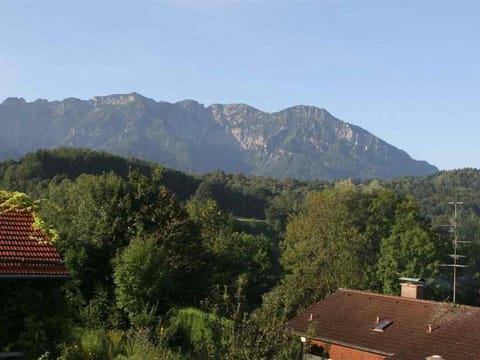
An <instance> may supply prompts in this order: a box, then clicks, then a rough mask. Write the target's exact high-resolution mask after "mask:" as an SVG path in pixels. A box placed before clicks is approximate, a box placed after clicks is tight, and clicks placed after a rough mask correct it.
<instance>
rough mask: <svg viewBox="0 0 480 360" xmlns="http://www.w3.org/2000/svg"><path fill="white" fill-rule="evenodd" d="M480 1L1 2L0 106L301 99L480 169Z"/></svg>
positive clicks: (397, 141) (416, 151)
mask: <svg viewBox="0 0 480 360" xmlns="http://www.w3.org/2000/svg"><path fill="white" fill-rule="evenodd" d="M479 19H480V1H470V2H466V1H463V2H462V1H453V0H452V1H441V0H436V1H427V0H423V1H422V0H412V1H407V0H405V1H393V0H378V1H362V0H351V1H333V0H331V1H324V0H311V1H301V0H296V1H294V0H263V1H262V0H242V1H240V0H168V1H167V0H165V1H160V0H159V1H153V0H151V1H143V2H142V1H133V0H132V1H123V0H117V1H114V0H103V1H93V0H84V1H74V0H62V1H60V0H58V1H47V0H35V1H23V0H0V84H1V86H0V101H3V99H4V98H7V97H9V96H17V97H23V98H25V99H26V100H28V101H32V100H35V99H37V98H44V99H49V100H61V99H63V98H66V97H72V96H73V97H78V98H82V99H89V98H91V97H93V96H95V95H107V94H112V93H128V92H133V91H136V92H139V93H141V94H143V95H145V96H147V97H151V98H154V99H155V100H164V101H170V102H176V101H179V100H183V99H195V100H197V101H199V102H201V103H204V104H205V105H209V104H211V103H248V104H250V105H253V106H255V107H257V108H259V109H261V110H264V111H278V110H281V109H283V108H286V107H289V106H292V105H297V104H306V105H314V106H318V107H322V108H325V109H327V110H328V111H330V112H331V113H332V114H333V115H334V116H336V117H338V118H340V119H342V120H344V121H347V122H349V123H352V124H355V125H359V126H361V127H363V128H365V129H366V130H368V131H370V132H372V133H373V134H375V135H377V136H379V137H380V138H382V139H384V140H385V141H387V142H389V143H391V144H392V145H395V146H397V147H399V148H401V149H404V150H406V151H407V152H408V153H409V154H410V155H411V156H412V157H414V158H416V159H421V160H427V161H429V162H430V163H432V164H434V165H436V166H438V167H439V168H441V169H452V168H461V167H477V168H480V144H479V143H480V141H479V135H480V122H479V121H478V115H479V113H480V111H479V110H480V99H479V95H480V92H479V88H480V20H479Z"/></svg>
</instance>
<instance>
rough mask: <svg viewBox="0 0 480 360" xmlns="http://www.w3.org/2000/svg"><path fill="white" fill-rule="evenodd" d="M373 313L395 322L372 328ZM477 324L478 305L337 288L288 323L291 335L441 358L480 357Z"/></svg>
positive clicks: (414, 359) (410, 358)
mask: <svg viewBox="0 0 480 360" xmlns="http://www.w3.org/2000/svg"><path fill="white" fill-rule="evenodd" d="M310 316H312V319H311V320H310ZM377 316H378V317H379V318H380V319H388V320H391V321H393V323H392V324H391V325H390V326H388V327H387V328H386V329H385V330H384V331H383V332H378V331H373V330H372V329H373V328H374V327H375V326H376V320H377ZM479 324H480V307H473V306H465V305H454V304H451V303H443V302H435V301H426V300H417V299H409V298H402V297H399V296H388V295H380V294H375V293H370V292H364V291H356V290H346V289H339V290H337V291H336V292H335V293H334V294H332V295H330V296H328V297H327V298H325V299H324V300H322V301H320V302H319V303H317V304H315V305H312V306H311V307H310V308H308V309H307V310H306V311H305V312H304V313H302V314H300V315H298V316H297V317H295V318H294V319H292V320H290V321H289V323H288V328H289V331H290V332H291V333H293V334H297V335H303V336H307V337H310V338H313V339H318V340H322V341H326V342H329V343H336V344H340V345H344V346H348V347H352V348H357V349H361V350H366V351H367V350H369V351H371V352H376V353H379V354H391V356H392V358H395V359H397V358H398V359H403V360H418V359H425V358H426V357H427V356H431V355H441V356H442V357H443V359H445V360H475V359H480V326H479ZM429 325H431V329H432V330H431V332H429Z"/></svg>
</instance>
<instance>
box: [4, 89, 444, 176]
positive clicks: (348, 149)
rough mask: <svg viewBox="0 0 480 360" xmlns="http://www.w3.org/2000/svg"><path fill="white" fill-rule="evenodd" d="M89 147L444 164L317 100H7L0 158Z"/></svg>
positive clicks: (309, 161)
mask: <svg viewBox="0 0 480 360" xmlns="http://www.w3.org/2000/svg"><path fill="white" fill-rule="evenodd" d="M58 146H75V147H87V148H91V149H95V150H106V151H110V152H113V153H116V154H119V155H124V156H134V157H139V158H144V159H146V160H151V161H155V162H159V163H162V164H165V165H166V166H171V167H175V168H178V169H181V170H185V171H189V172H195V173H204V172H209V171H214V170H224V171H226V172H243V173H247V174H256V175H262V176H270V177H275V178H285V177H291V178H300V179H313V178H322V179H336V178H347V177H351V178H390V177H396V176H401V175H425V174H430V173H434V172H436V171H437V169H436V168H435V167H434V166H432V165H430V164H428V163H426V162H422V161H416V160H413V159H412V158H410V156H408V154H407V153H405V152H404V151H402V150H399V149H397V148H395V147H393V146H391V145H389V144H387V143H385V142H384V141H382V140H380V139H379V138H377V137H375V136H374V135H372V134H370V133H369V132H367V131H365V130H363V129H361V128H359V127H357V126H354V125H350V124H348V123H345V122H343V121H340V120H338V119H336V118H334V117H333V116H332V115H330V114H329V113H328V112H327V111H326V110H324V109H320V108H316V107H311V106H294V107H291V108H288V109H285V110H282V111H279V112H276V113H266V112H262V111H259V110H257V109H255V108H253V107H251V106H248V105H244V104H230V105H220V104H214V105H211V106H209V107H205V106H203V105H201V104H199V103H197V102H195V101H192V100H185V101H181V102H178V103H175V104H171V103H167V102H156V101H154V100H152V99H148V98H145V97H143V96H141V95H139V94H136V93H132V94H126V95H111V96H98V97H94V98H93V99H92V100H89V101H83V100H79V99H74V98H69V99H65V100H63V101H53V102H48V101H45V100H37V101H35V102H32V103H27V102H25V101H24V100H23V99H17V98H9V99H7V100H5V101H4V102H3V103H2V104H0V158H7V157H9V156H19V155H21V154H24V153H26V152H30V151H34V150H36V149H39V148H53V147H58Z"/></svg>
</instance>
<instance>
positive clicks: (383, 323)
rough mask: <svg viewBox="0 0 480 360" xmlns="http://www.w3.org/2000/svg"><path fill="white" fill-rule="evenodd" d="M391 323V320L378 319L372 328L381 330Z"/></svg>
mask: <svg viewBox="0 0 480 360" xmlns="http://www.w3.org/2000/svg"><path fill="white" fill-rule="evenodd" d="M392 324H393V321H392V320H388V319H383V320H380V321H379V322H378V323H377V325H376V326H375V327H374V328H373V331H379V332H383V331H384V330H385V329H386V328H387V327H389V326H390V325H392Z"/></svg>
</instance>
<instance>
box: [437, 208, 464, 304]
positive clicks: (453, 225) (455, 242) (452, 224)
mask: <svg viewBox="0 0 480 360" xmlns="http://www.w3.org/2000/svg"><path fill="white" fill-rule="evenodd" d="M448 204H449V205H453V209H454V210H453V218H452V219H451V221H450V232H452V233H453V254H450V255H449V256H450V257H451V258H453V264H440V266H448V267H452V268H453V286H452V287H453V303H454V304H455V302H456V300H457V268H466V267H468V266H467V265H460V264H459V263H458V260H459V259H462V258H465V257H466V256H465V255H459V254H458V244H468V243H470V241H459V240H458V232H457V213H458V209H457V208H458V206H459V205H463V202H461V201H456V199H455V201H450V202H449V203H448Z"/></svg>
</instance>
